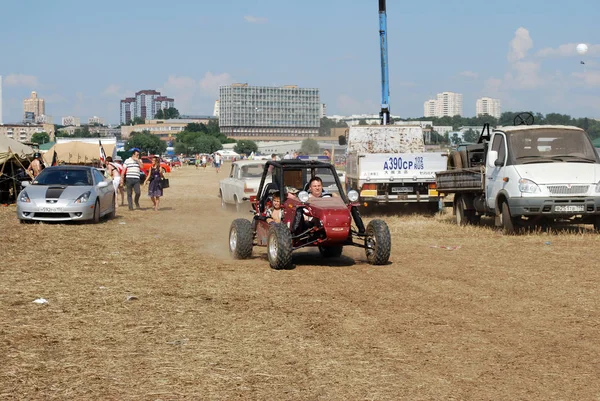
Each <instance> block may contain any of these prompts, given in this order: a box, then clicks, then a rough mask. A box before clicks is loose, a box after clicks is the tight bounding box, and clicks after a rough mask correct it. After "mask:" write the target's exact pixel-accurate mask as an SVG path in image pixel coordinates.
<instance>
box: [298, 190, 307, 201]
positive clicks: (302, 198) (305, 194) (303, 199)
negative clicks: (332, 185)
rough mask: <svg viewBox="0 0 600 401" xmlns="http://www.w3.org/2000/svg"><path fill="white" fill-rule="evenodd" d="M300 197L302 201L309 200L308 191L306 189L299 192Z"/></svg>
mask: <svg viewBox="0 0 600 401" xmlns="http://www.w3.org/2000/svg"><path fill="white" fill-rule="evenodd" d="M298 199H300V202H306V201H308V192H306V191H300V192H298Z"/></svg>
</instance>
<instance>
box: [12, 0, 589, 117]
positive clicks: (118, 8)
mask: <svg viewBox="0 0 600 401" xmlns="http://www.w3.org/2000/svg"><path fill="white" fill-rule="evenodd" d="M387 3H388V4H387V10H388V11H387V16H388V41H389V54H390V56H389V70H390V88H391V94H390V105H391V111H392V114H394V115H400V116H404V117H419V116H422V115H423V102H424V101H425V100H427V99H429V98H432V97H434V96H435V94H436V93H438V92H443V91H454V92H459V93H462V94H463V97H464V100H463V102H464V106H463V110H464V115H465V116H472V115H474V114H475V100H476V99H477V98H478V97H480V96H491V97H497V98H500V99H501V100H502V107H503V109H504V110H505V111H508V110H515V111H516V110H533V111H536V112H538V111H539V112H541V113H544V114H546V113H551V112H557V113H565V114H570V115H572V116H574V117H592V118H600V93H599V90H600V65H599V64H598V60H599V57H600V30H599V29H598V25H597V24H598V23H597V18H598V15H600V2H598V1H592V0H589V1H588V0H579V1H577V0H574V1H570V2H568V3H565V2H546V1H538V0H527V1H523V0H521V1H516V0H505V1H503V2H484V1H472V0H462V1H460V2H458V1H450V2H449V1H438V0H431V1H429V2H428V3H424V2H417V1H406V0H404V1H400V0H387ZM377 4H378V3H377V0H370V1H368V0H356V1H354V2H350V1H347V0H321V1H317V0H302V1H300V0H294V1H292V0H280V1H274V0H262V1H261V0H255V1H251V0H246V1H241V0H229V1H228V0H221V1H203V0H196V1H179V0H172V1H169V2H167V1H154V0H146V1H138V0H118V1H117V0H104V1H94V2H91V1H86V0H79V1H68V0H54V1H41V0H36V1H33V0H20V1H15V0H6V1H4V2H2V5H1V6H0V10H1V11H2V23H1V24H0V37H1V38H2V39H1V40H0V55H1V59H0V75H2V76H3V79H4V88H3V89H4V91H3V92H4V96H3V98H4V122H5V123H7V122H17V121H19V120H20V119H21V118H22V100H23V99H24V98H26V97H28V96H29V93H30V92H31V91H32V90H35V91H37V92H38V94H39V96H40V97H42V98H44V99H46V112H47V114H49V115H52V116H53V117H54V122H55V123H59V122H60V117H62V116H66V115H75V116H77V117H81V118H82V121H84V120H87V118H88V117H90V116H93V115H97V116H100V117H104V118H105V120H106V121H107V122H110V123H118V120H119V114H118V113H119V111H118V110H119V100H120V99H122V98H124V97H126V96H132V95H133V94H134V93H135V92H136V91H138V90H141V89H157V90H159V91H161V92H162V93H163V94H164V95H167V96H171V97H174V98H175V106H176V107H177V108H178V109H179V111H180V112H182V113H186V114H212V111H213V105H214V101H215V100H216V99H217V98H218V87H219V85H224V84H230V83H234V82H246V83H248V84H250V85H286V84H297V85H299V86H301V87H316V88H319V89H320V93H321V101H322V102H323V103H326V104H327V109H328V114H330V115H331V114H343V115H346V114H356V113H378V112H379V109H380V97H381V89H380V64H379V47H378V46H379V44H378V41H379V38H378V29H379V25H378V6H377ZM581 42H583V43H587V44H588V45H589V51H588V53H587V54H586V55H585V56H583V57H582V56H579V55H577V53H576V52H575V46H576V44H577V43H581ZM582 60H583V61H584V62H585V64H584V65H582V64H580V61H582Z"/></svg>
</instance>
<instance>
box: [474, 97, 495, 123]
mask: <svg viewBox="0 0 600 401" xmlns="http://www.w3.org/2000/svg"><path fill="white" fill-rule="evenodd" d="M484 114H488V115H490V116H492V117H496V118H500V115H501V114H502V107H501V106H500V99H492V98H491V97H482V98H479V99H477V102H475V115H476V116H477V117H479V116H481V115H484Z"/></svg>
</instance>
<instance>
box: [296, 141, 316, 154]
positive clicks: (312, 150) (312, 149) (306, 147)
mask: <svg viewBox="0 0 600 401" xmlns="http://www.w3.org/2000/svg"><path fill="white" fill-rule="evenodd" d="M320 151H321V148H320V147H319V142H317V141H316V140H315V139H313V138H306V139H305V140H303V141H302V144H301V145H300V152H302V153H305V154H307V155H311V154H312V155H314V154H317V153H319V152H320Z"/></svg>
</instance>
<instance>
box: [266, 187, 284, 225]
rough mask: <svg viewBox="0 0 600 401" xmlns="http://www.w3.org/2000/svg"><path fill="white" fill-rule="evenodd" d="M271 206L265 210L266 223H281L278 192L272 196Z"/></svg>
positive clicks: (281, 214) (281, 215)
mask: <svg viewBox="0 0 600 401" xmlns="http://www.w3.org/2000/svg"><path fill="white" fill-rule="evenodd" d="M271 202H272V206H271V207H270V208H268V209H267V223H269V224H270V223H281V218H282V217H283V211H282V209H281V197H280V196H279V192H275V193H274V194H273V199H272V201H271Z"/></svg>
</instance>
